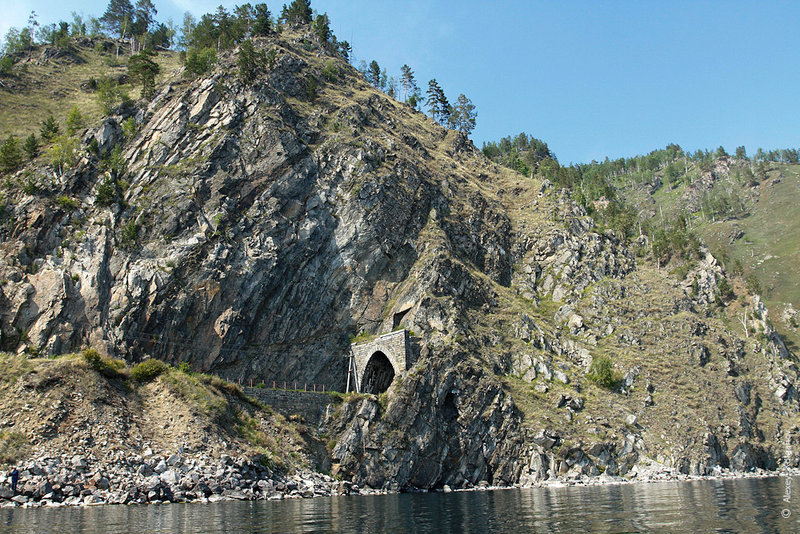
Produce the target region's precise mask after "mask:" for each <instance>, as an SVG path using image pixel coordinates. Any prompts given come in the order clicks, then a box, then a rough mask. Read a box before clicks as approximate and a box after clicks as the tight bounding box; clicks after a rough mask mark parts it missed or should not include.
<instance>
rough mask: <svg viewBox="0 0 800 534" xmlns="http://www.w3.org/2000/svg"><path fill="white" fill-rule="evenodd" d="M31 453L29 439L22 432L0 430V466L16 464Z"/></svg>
mask: <svg viewBox="0 0 800 534" xmlns="http://www.w3.org/2000/svg"><path fill="white" fill-rule="evenodd" d="M29 451H30V443H29V442H28V438H26V437H25V434H23V433H22V432H16V431H13V430H0V464H15V463H17V462H18V461H19V460H21V459H23V458H25V457H26V456H27V455H28V452H29Z"/></svg>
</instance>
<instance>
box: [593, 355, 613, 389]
mask: <svg viewBox="0 0 800 534" xmlns="http://www.w3.org/2000/svg"><path fill="white" fill-rule="evenodd" d="M586 378H588V379H589V380H591V381H592V382H594V383H595V384H597V385H598V386H600V387H603V388H606V389H614V387H615V386H616V385H617V378H616V376H615V375H614V364H613V363H612V362H611V358H609V357H607V356H598V357H596V358H592V365H591V366H589V372H588V373H586Z"/></svg>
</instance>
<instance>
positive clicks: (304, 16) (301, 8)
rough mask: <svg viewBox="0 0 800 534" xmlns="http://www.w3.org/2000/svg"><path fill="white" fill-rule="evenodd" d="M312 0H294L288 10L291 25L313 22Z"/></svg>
mask: <svg viewBox="0 0 800 534" xmlns="http://www.w3.org/2000/svg"><path fill="white" fill-rule="evenodd" d="M311 14H312V12H311V1H310V0H294V1H293V2H292V3H291V5H290V6H289V9H287V10H286V22H288V23H289V24H291V25H298V24H311Z"/></svg>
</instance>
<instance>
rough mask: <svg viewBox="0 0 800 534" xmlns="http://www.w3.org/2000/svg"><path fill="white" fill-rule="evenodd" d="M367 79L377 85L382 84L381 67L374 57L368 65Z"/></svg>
mask: <svg viewBox="0 0 800 534" xmlns="http://www.w3.org/2000/svg"><path fill="white" fill-rule="evenodd" d="M366 76H367V81H368V82H369V83H371V84H372V85H374V86H375V87H380V85H381V67H380V65H378V62H377V61H375V60H374V59H373V60H372V61H371V62H370V64H369V67H367V73H366Z"/></svg>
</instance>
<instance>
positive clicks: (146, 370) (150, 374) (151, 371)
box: [131, 358, 169, 383]
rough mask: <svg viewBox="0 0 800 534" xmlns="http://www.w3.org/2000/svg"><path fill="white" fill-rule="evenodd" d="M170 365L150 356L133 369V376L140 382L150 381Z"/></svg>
mask: <svg viewBox="0 0 800 534" xmlns="http://www.w3.org/2000/svg"><path fill="white" fill-rule="evenodd" d="M168 369H169V365H167V364H166V363H164V362H162V361H161V360H157V359H155V358H148V359H146V360H144V361H143V362H139V363H137V364H136V365H134V366H133V369H131V378H132V379H133V380H134V381H136V382H139V383H145V382H150V381H152V380H154V379H155V378H157V377H158V376H159V375H161V374H163V373H165V372H166V371H167V370H168Z"/></svg>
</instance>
